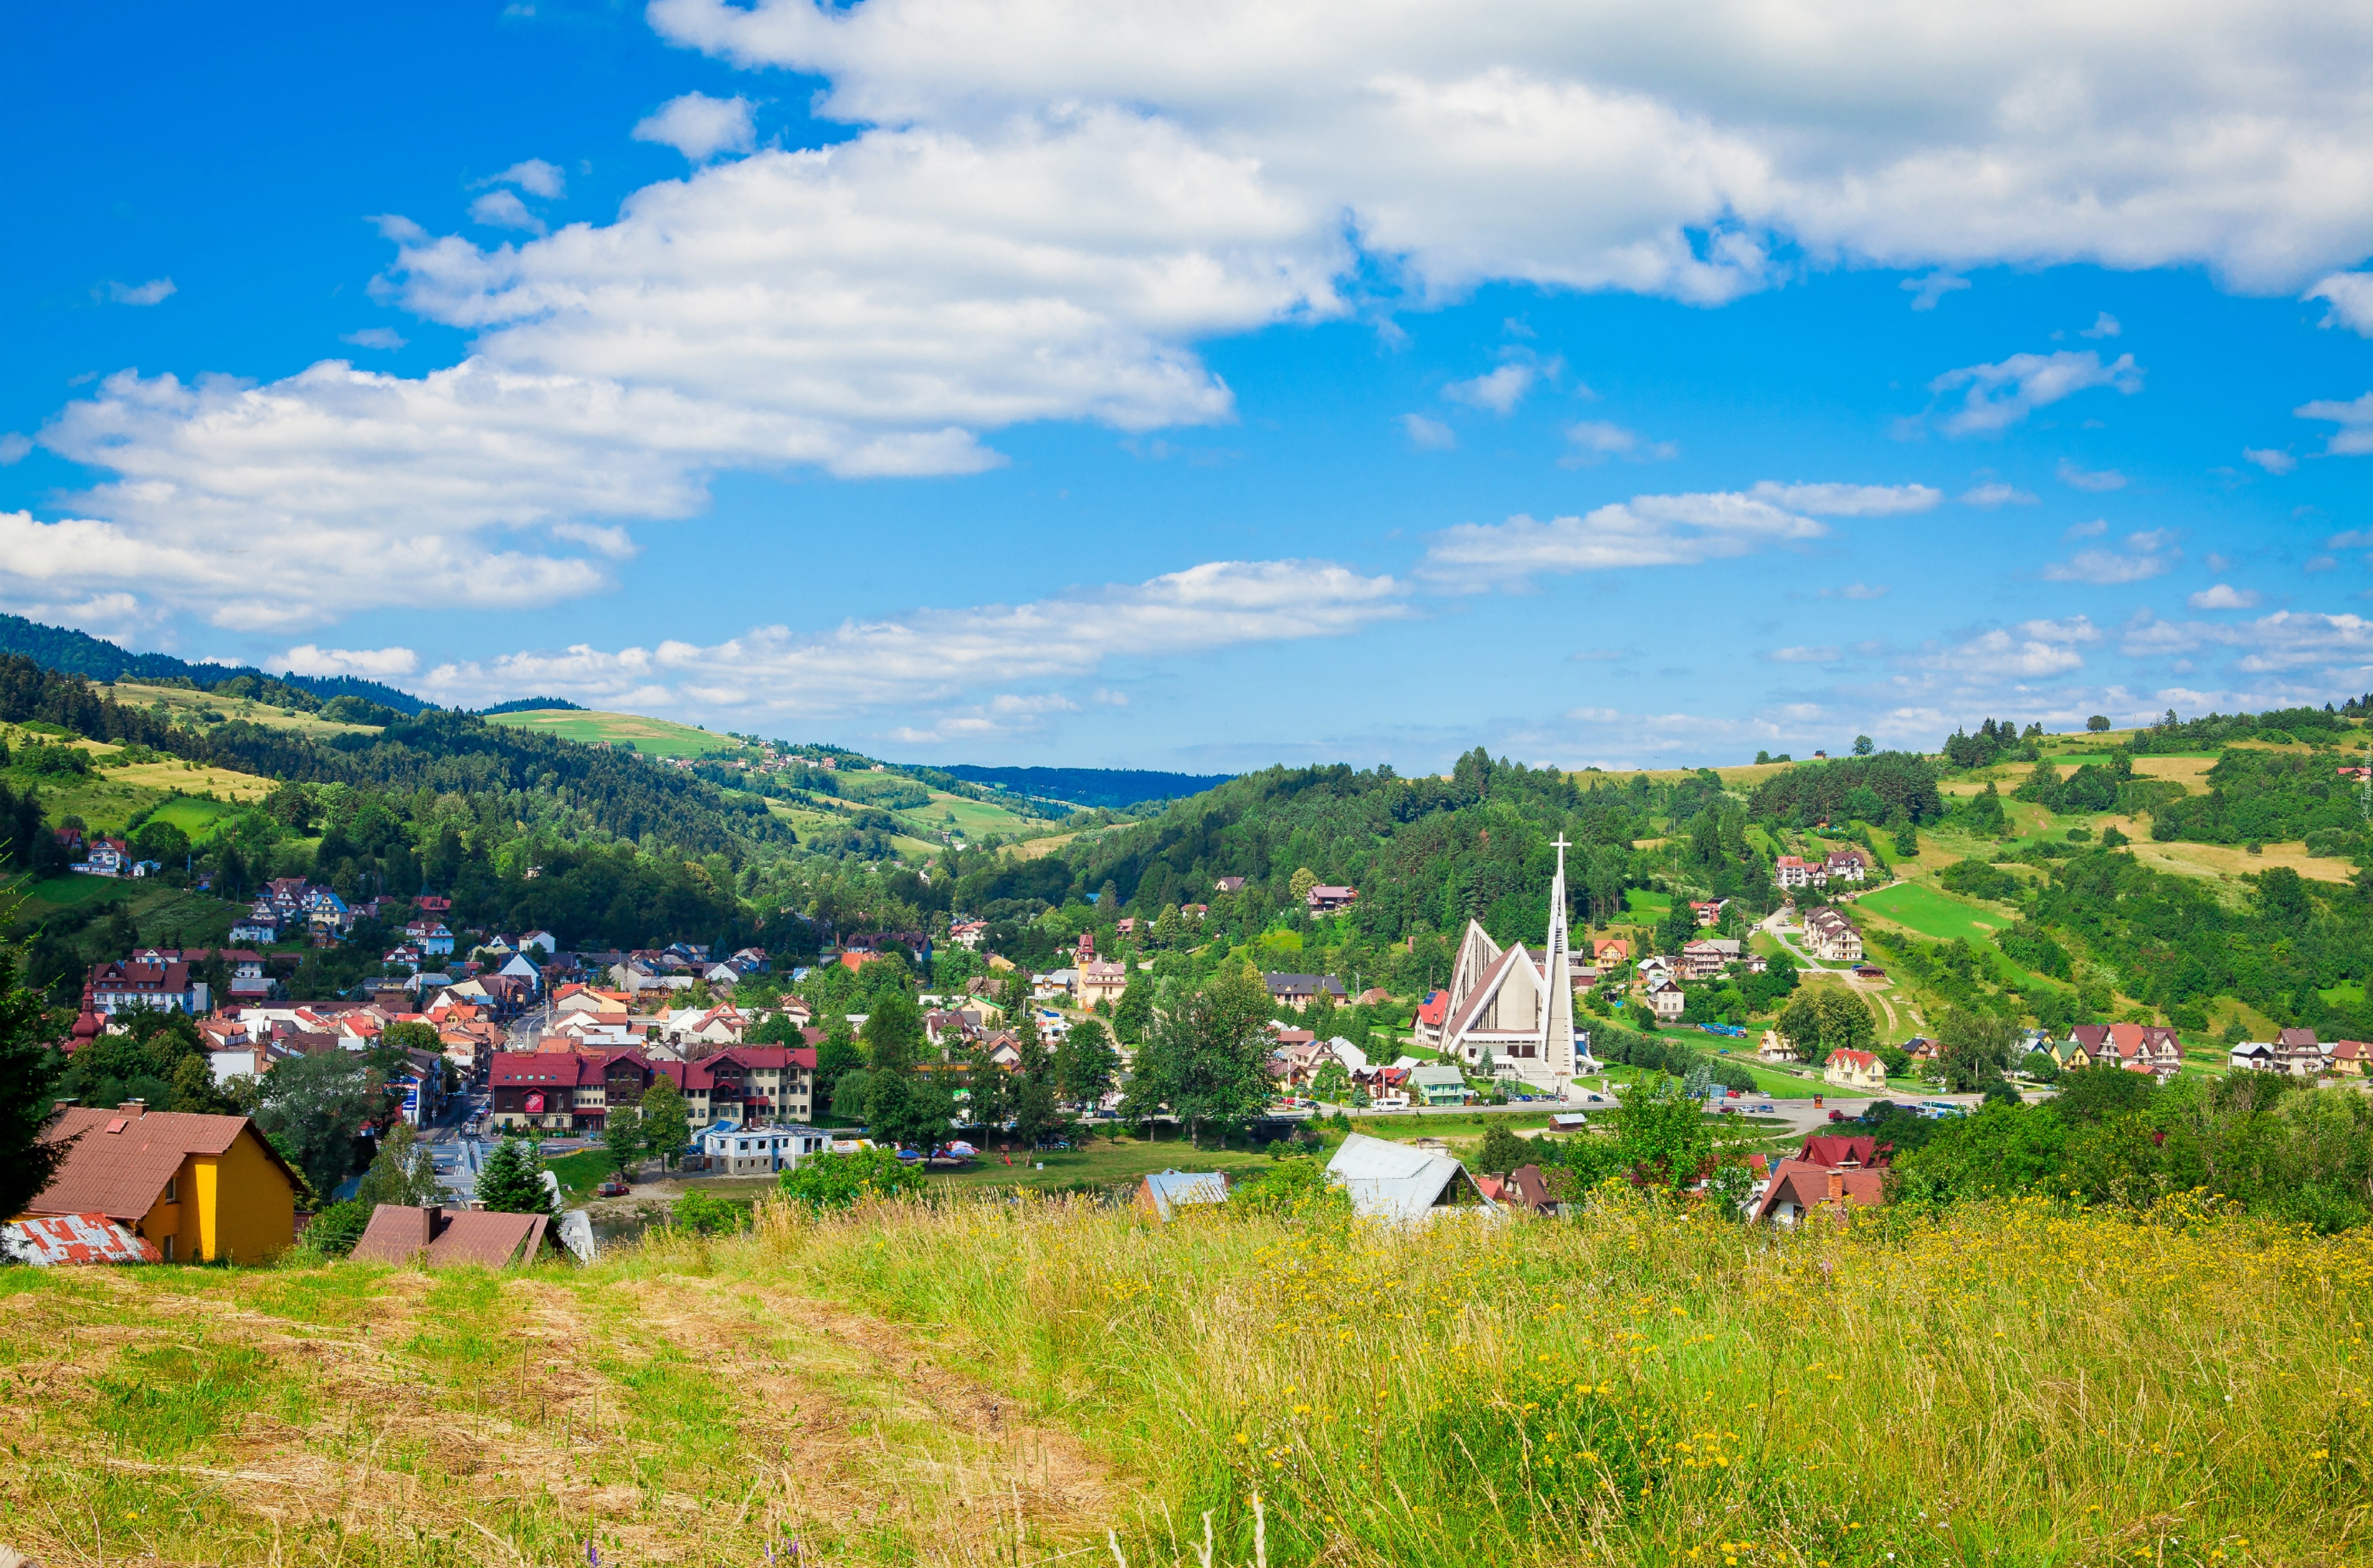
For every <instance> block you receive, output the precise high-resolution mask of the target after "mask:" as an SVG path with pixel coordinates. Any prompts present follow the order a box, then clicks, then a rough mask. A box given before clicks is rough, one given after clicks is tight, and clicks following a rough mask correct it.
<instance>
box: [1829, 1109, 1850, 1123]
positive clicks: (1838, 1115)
mask: <svg viewBox="0 0 2373 1568" xmlns="http://www.w3.org/2000/svg"><path fill="white" fill-rule="evenodd" d="M1829 1119H1830V1120H1831V1121H1843V1120H1845V1119H1846V1113H1845V1112H1843V1111H1831V1112H1830V1113H1829Z"/></svg>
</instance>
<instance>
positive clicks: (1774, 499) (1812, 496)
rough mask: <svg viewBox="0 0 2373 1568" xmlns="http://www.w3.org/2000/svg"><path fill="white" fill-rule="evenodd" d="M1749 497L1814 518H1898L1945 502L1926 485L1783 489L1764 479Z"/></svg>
mask: <svg viewBox="0 0 2373 1568" xmlns="http://www.w3.org/2000/svg"><path fill="white" fill-rule="evenodd" d="M1748 495H1750V496H1752V497H1755V498H1756V499H1757V500H1759V501H1769V502H1771V504H1772V505H1773V506H1775V507H1785V508H1787V509H1789V510H1790V511H1799V512H1809V513H1811V514H1812V515H1813V516H1815V517H1897V516H1900V515H1901V514H1903V513H1905V512H1924V511H1926V510H1928V509H1930V508H1931V507H1934V506H1935V504H1936V503H1937V502H1939V501H1941V500H1943V499H1944V498H1945V492H1944V491H1942V490H1937V489H1932V488H1930V487H1929V486H1925V485H1783V484H1781V483H1779V482H1778V481H1776V480H1771V479H1766V480H1762V481H1760V482H1759V483H1758V484H1757V485H1756V486H1755V487H1754V488H1753V489H1751V490H1749V491H1748Z"/></svg>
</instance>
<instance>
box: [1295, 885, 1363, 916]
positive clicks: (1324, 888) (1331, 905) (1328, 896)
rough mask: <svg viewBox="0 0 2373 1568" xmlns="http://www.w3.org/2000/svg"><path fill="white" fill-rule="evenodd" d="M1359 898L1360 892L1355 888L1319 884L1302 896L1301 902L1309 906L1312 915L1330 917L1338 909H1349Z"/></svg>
mask: <svg viewBox="0 0 2373 1568" xmlns="http://www.w3.org/2000/svg"><path fill="white" fill-rule="evenodd" d="M1359 896H1360V890H1359V889H1358V888H1356V887H1334V886H1330V885H1328V884H1327V883H1319V884H1318V885H1317V886H1315V887H1314V888H1312V889H1311V890H1310V892H1309V893H1308V894H1307V895H1304V897H1303V903H1304V904H1306V905H1308V906H1309V907H1310V912H1311V913H1312V914H1314V915H1331V914H1333V913H1335V912H1336V911H1337V910H1338V909H1348V908H1350V907H1351V903H1352V901H1353V900H1354V899H1356V898H1358V897H1359Z"/></svg>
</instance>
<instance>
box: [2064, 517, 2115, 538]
mask: <svg viewBox="0 0 2373 1568" xmlns="http://www.w3.org/2000/svg"><path fill="white" fill-rule="evenodd" d="M2107 532H2110V520H2109V519H2108V518H2105V517H2097V518H2095V519H2094V520H2093V521H2090V522H2075V523H2070V524H2069V525H2068V528H2067V531H2066V532H2063V533H2062V534H2061V536H2060V537H2062V538H2063V539H2098V538H2099V537H2100V536H2101V535H2102V534H2104V533H2107Z"/></svg>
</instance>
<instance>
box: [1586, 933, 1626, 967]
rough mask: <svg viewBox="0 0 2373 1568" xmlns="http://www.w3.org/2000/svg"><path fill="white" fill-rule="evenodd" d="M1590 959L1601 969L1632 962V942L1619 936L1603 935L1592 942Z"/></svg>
mask: <svg viewBox="0 0 2373 1568" xmlns="http://www.w3.org/2000/svg"><path fill="white" fill-rule="evenodd" d="M1590 961H1591V963H1592V964H1594V965H1596V966H1597V967H1599V968H1601V969H1612V968H1615V967H1616V966H1617V965H1622V964H1629V963H1630V962H1631V943H1630V942H1626V941H1624V940H1623V939H1622V938H1621V937H1619V936H1603V937H1599V938H1597V939H1596V940H1595V941H1593V942H1591V944H1590Z"/></svg>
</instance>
